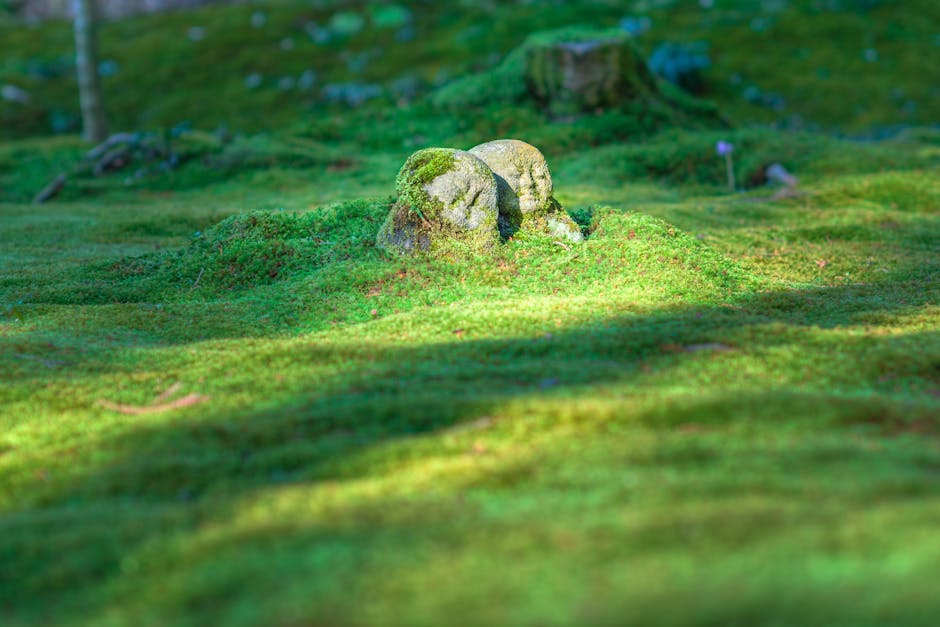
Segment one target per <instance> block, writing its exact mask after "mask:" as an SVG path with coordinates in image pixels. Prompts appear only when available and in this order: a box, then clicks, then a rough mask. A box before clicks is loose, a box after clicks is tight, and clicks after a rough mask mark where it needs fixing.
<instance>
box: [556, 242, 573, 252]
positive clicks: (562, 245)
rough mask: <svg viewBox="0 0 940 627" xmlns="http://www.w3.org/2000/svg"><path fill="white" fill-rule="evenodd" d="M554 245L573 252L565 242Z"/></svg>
mask: <svg viewBox="0 0 940 627" xmlns="http://www.w3.org/2000/svg"><path fill="white" fill-rule="evenodd" d="M552 243H553V244H555V245H556V246H561V247H562V248H564V249H565V250H567V251H569V252H571V248H570V247H569V246H568V245H567V244H565V243H564V242H552Z"/></svg>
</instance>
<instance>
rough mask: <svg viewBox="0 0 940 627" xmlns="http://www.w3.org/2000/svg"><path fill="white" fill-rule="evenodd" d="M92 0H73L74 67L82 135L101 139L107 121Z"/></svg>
mask: <svg viewBox="0 0 940 627" xmlns="http://www.w3.org/2000/svg"><path fill="white" fill-rule="evenodd" d="M95 9H96V7H95V0H72V11H73V13H74V14H75V67H76V71H77V74H78V94H79V98H80V101H81V106H82V137H84V139H85V141H88V142H94V143H100V142H102V141H104V140H105V139H106V138H107V136H108V125H107V122H106V120H105V114H104V100H103V98H102V96H101V80H100V78H99V77H98V36H97V33H96V26H95V22H96V18H97V15H96V11H95Z"/></svg>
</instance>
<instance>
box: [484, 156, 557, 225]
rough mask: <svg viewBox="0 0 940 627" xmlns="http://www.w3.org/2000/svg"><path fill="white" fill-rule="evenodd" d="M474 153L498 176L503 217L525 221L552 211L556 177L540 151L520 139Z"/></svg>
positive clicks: (500, 207)
mask: <svg viewBox="0 0 940 627" xmlns="http://www.w3.org/2000/svg"><path fill="white" fill-rule="evenodd" d="M470 153H471V154H474V155H476V156H477V157H479V158H480V159H482V160H483V162H484V163H486V165H488V166H489V167H490V169H491V170H493V173H494V174H495V175H496V182H497V185H498V186H499V210H500V213H502V214H505V215H506V216H509V217H512V216H513V215H514V214H521V216H519V217H520V218H521V217H525V216H527V215H531V214H542V213H546V212H548V211H549V210H550V209H551V207H552V204H553V201H552V192H553V187H552V175H551V173H550V172H549V170H548V163H546V161H545V157H543V156H542V153H541V152H539V150H538V148H536V147H535V146H532V145H531V144H527V143H525V142H522V141H519V140H516V139H500V140H497V141H492V142H487V143H485V144H480V145H479V146H476V147H475V148H471V149H470Z"/></svg>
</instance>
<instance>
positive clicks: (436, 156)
mask: <svg viewBox="0 0 940 627" xmlns="http://www.w3.org/2000/svg"><path fill="white" fill-rule="evenodd" d="M397 187H398V195H399V198H400V199H401V200H402V201H404V202H405V203H407V204H408V205H410V206H411V208H412V209H413V210H414V211H415V212H416V213H418V214H419V215H420V216H421V217H422V218H423V219H425V220H428V221H431V222H436V221H440V220H443V221H446V222H448V223H450V224H451V225H452V226H455V227H458V228H460V229H470V230H473V229H477V228H480V227H481V226H482V227H487V228H488V227H492V226H494V225H495V223H496V216H497V212H498V209H497V187H496V179H495V177H494V176H493V173H492V172H491V171H490V169H489V168H488V167H487V166H486V164H485V163H483V162H482V161H481V160H480V159H478V158H477V157H475V156H474V155H471V154H470V153H468V152H464V151H462V150H453V149H451V148H427V149H425V150H419V151H418V152H416V153H414V154H413V155H412V156H411V157H410V158H409V159H408V161H406V162H405V165H404V166H403V167H402V169H401V172H400V173H399V175H398V181H397Z"/></svg>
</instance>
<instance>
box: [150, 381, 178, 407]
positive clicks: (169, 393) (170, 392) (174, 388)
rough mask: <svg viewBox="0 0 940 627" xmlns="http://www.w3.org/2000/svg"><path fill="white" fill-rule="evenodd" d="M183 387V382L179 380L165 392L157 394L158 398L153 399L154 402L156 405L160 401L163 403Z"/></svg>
mask: <svg viewBox="0 0 940 627" xmlns="http://www.w3.org/2000/svg"><path fill="white" fill-rule="evenodd" d="M182 388H183V384H182V383H180V382H179V381H177V382H176V383H174V384H173V385H171V386H170V387H168V388H167V389H166V391H165V392H163V393H162V394H160V395H159V396H157V398H155V399H153V404H154V405H156V404H158V403H162V402H163V401H165V400H167V399H168V398H170V397H171V396H173V395H174V394H176V393H177V392H179V391H180V390H181V389H182Z"/></svg>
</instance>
